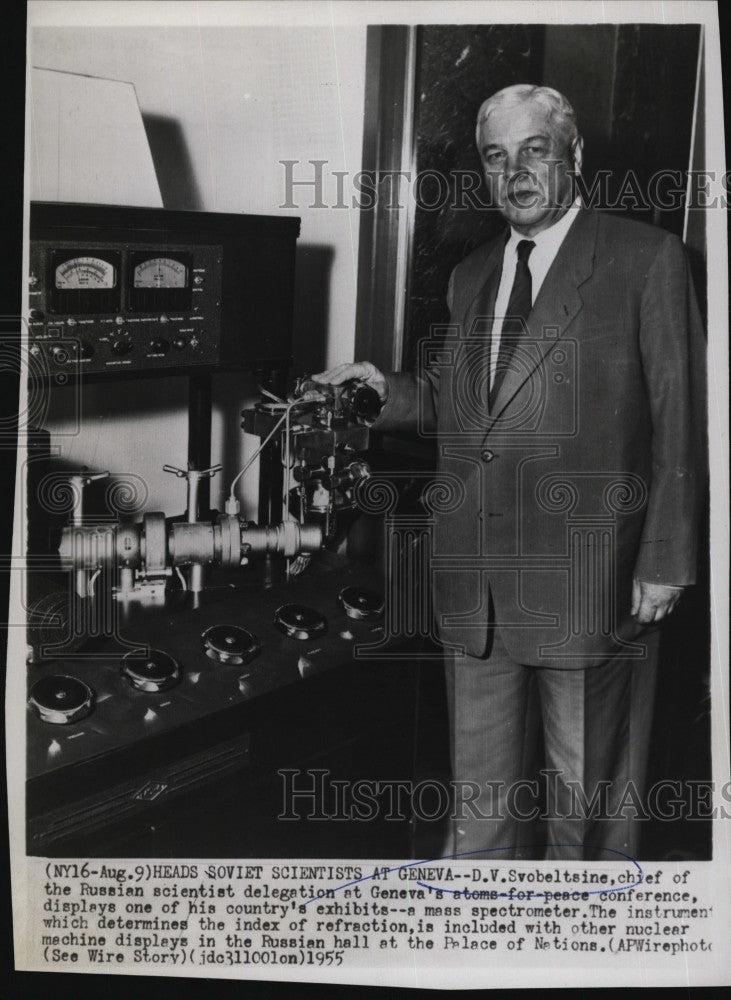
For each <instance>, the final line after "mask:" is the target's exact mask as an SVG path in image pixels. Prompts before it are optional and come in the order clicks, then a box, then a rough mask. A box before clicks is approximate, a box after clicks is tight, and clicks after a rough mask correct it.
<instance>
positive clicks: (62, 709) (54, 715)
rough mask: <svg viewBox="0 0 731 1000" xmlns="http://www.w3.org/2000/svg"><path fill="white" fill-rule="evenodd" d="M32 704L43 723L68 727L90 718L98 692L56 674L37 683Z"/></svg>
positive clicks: (70, 678) (81, 682) (29, 701)
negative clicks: (88, 716)
mask: <svg viewBox="0 0 731 1000" xmlns="http://www.w3.org/2000/svg"><path fill="white" fill-rule="evenodd" d="M28 703H29V705H30V706H31V708H32V709H33V710H34V711H35V712H36V714H37V715H38V717H39V718H40V719H41V721H43V722H52V723H55V724H56V725H62V726H65V725H69V723H71V722H78V721H79V719H84V718H86V716H87V715H89V714H90V712H91V710H92V708H93V705H94V692H93V691H92V690H91V688H90V687H87V685H86V684H84V682H83V681H80V680H77V679H76V678H75V677H67V676H66V675H65V674H53V675H51V676H50V677H44V678H43V679H42V680H40V681H36V683H35V684H34V685H33V687H32V689H31V692H30V697H29V698H28Z"/></svg>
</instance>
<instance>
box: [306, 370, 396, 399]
mask: <svg viewBox="0 0 731 1000" xmlns="http://www.w3.org/2000/svg"><path fill="white" fill-rule="evenodd" d="M311 378H312V381H313V382H320V383H321V384H322V385H342V384H343V382H350V381H351V380H352V379H356V380H357V381H358V382H364V383H365V384H366V385H369V386H370V387H371V388H372V389H375V391H376V392H377V393H378V398H379V399H380V400H381V402H382V403H385V402H386V400H387V399H388V382H387V380H386V376H385V375H384V374H383V372H380V371H379V370H378V369H377V368H376V366H375V365H374V364H371V362H370V361H355V362H353V363H352V364H345V365H337V366H336V367H335V368H330V369H329V370H328V371H326V372H320V373H319V375H312V376H311Z"/></svg>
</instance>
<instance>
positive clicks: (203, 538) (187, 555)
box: [168, 521, 215, 566]
mask: <svg viewBox="0 0 731 1000" xmlns="http://www.w3.org/2000/svg"><path fill="white" fill-rule="evenodd" d="M168 548H169V552H170V558H171V560H172V563H173V566H185V565H187V564H188V563H201V564H203V563H210V562H213V558H214V554H215V549H214V531H213V525H212V524H208V522H206V521H199V522H198V523H197V524H188V523H187V522H183V521H178V522H177V523H176V524H172V525H171V526H170V538H169V542H168Z"/></svg>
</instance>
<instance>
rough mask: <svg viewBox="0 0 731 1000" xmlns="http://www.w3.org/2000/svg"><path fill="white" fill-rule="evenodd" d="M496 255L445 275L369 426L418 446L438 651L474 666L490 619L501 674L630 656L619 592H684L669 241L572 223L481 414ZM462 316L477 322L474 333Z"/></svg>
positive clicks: (685, 282) (692, 514) (691, 520)
mask: <svg viewBox="0 0 731 1000" xmlns="http://www.w3.org/2000/svg"><path fill="white" fill-rule="evenodd" d="M503 248H504V240H503V239H502V238H501V239H498V240H497V241H495V242H492V243H489V244H487V245H485V246H483V247H480V248H479V249H478V250H476V251H475V252H474V253H472V254H471V255H470V256H469V257H467V259H466V260H464V261H462V263H460V264H459V265H458V266H457V267H456V268H455V270H454V272H453V274H452V277H451V279H450V288H449V296H448V298H449V305H450V312H451V323H452V326H451V328H450V329H449V330H448V331H447V335H446V337H444V336H443V335H444V329H443V328H442V330H441V331H440V333H441V335H442V336H443V341H442V342H441V344H440V343H437V341H436V339H435V338H432V339H431V340H430V338H429V337H427V339H426V341H425V342H424V344H423V345H422V346H423V351H422V356H423V361H424V365H423V366H422V367H421V369H420V371H419V373H418V374H415V375H412V374H405V373H399V374H394V375H391V376H389V397H388V400H387V402H386V405H385V406H384V408H383V411H382V413H381V416H380V418H379V421H378V423H377V425H376V426H377V427H378V428H379V429H383V430H388V429H389V428H392V429H395V428H399V429H405V428H412V429H413V430H414V431H419V432H420V433H422V434H425V435H430V434H435V435H436V438H437V444H438V453H439V458H438V468H439V472H440V476H441V477H442V478H443V479H444V480H445V482H446V486H447V487H448V488H449V490H451V496H450V498H449V499H448V500H446V501H445V500H444V497H442V502H441V503H437V505H436V511H435V515H434V516H435V523H434V530H433V545H432V587H433V601H434V609H435V613H436V616H437V626H438V628H439V631H440V634H441V636H442V638H443V640H444V641H445V642H446V643H449V644H452V645H455V646H457V647H462V648H464V649H465V650H466V651H467V652H469V653H471V654H472V655H474V656H484V655H485V652H486V650H487V649H488V646H489V633H488V624H489V619H490V617H491V612H490V611H489V607H490V595H491V597H492V602H493V603H494V621H495V622H496V623H497V625H498V627H499V628H500V630H501V633H502V636H503V639H504V642H505V645H506V646H507V649H508V651H509V653H510V655H511V656H512V658H513V659H514V660H516V661H517V662H522V663H527V664H534V665H542V666H548V667H559V668H564V669H565V668H581V667H586V666H592V665H596V664H599V663H601V662H603V661H605V660H606V659H607V658H608V656H609V655H610V654H612V653H613V652H615V651H617V650H618V649H624V650H625V651H626V653H627V655H628V656H635V655H639V653H640V652H641V647H640V646H639V645H638V643H637V642H635V639H636V637H637V635H638V633H639V632H640V628H639V626H637V624H636V622H635V621H634V619H632V618H631V617H630V615H629V607H630V599H631V590H632V577H633V576H637V577H638V578H639V579H641V580H645V581H650V582H657V583H665V584H675V585H687V584H691V583H693V582H694V579H695V576H694V574H695V563H696V544H697V522H698V505H699V500H698V497H699V481H700V479H701V475H700V470H699V464H700V463H699V460H700V459H701V456H702V452H703V441H704V431H705V407H704V405H703V401H702V400H703V387H704V384H705V375H704V368H703V358H704V354H705V343H704V338H703V331H702V326H701V321H700V316H699V313H698V308H697V305H696V301H695V297H694V294H693V291H692V287H691V281H690V274H689V269H688V264H687V260H686V256H685V251H684V248H683V246H682V243H681V241H680V240H679V239H678V238H677V237H675V236H672V235H670V234H668V233H666V232H665V231H663V230H661V229H658V228H655V227H652V226H647V225H643V224H640V223H635V222H631V221H628V220H625V219H622V218H619V217H615V216H612V215H608V214H602V213H598V212H594V211H591V210H584V209H582V210H580V211H579V213H578V215H577V218H576V220H575V221H574V223H573V224H572V226H571V228H570V230H569V232H568V234H567V236H566V238H565V240H564V242H563V243H562V245H561V247H560V249H559V252H558V254H557V256H556V258H555V260H554V262H553V264H552V265H551V268H550V270H549V272H548V274H547V276H546V278H545V280H544V283H543V285H542V286H541V289H540V292H539V294H538V296H537V298H536V301H535V303H534V305H533V309H532V312H531V314H530V316H529V317H528V330H527V331H526V332H525V334H524V335H523V336H522V337H521V338H517V339H516V341H515V347H514V354H513V358H512V361H511V366H510V369H509V370H508V372H507V374H506V376H505V378H504V381H503V382H502V385H501V387H500V389H499V392H498V394H497V397H496V399H495V400H494V401H493V405H492V408H491V410H490V412H489V413H488V411H487V402H486V392H485V375H486V372H487V363H486V358H487V357H488V351H487V344H486V336H485V332H486V331H487V332H488V333H489V330H490V329H491V325H492V312H493V307H494V302H495V298H496V295H497V287H498V284H499V280H500V273H501V266H502V254H503ZM481 317H482V320H481V319H480V318H481Z"/></svg>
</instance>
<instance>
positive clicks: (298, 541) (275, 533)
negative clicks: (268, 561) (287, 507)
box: [241, 521, 322, 558]
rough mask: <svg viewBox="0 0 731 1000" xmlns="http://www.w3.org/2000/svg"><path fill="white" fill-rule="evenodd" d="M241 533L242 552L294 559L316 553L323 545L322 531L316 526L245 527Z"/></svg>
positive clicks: (265, 525)
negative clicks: (293, 557) (304, 554)
mask: <svg viewBox="0 0 731 1000" xmlns="http://www.w3.org/2000/svg"><path fill="white" fill-rule="evenodd" d="M243 527H244V530H243V531H242V532H241V552H242V555H245V554H246V553H247V552H253V553H271V554H276V555H282V556H287V557H290V558H291V557H292V556H296V555H298V554H299V553H300V552H316V551H317V550H318V549H319V548H320V546H321V545H322V529H321V528H320V527H319V525H316V524H298V522H297V521H283V522H282V523H281V524H271V525H269V524H264V525H259V524H255V525H244V526H243Z"/></svg>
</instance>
